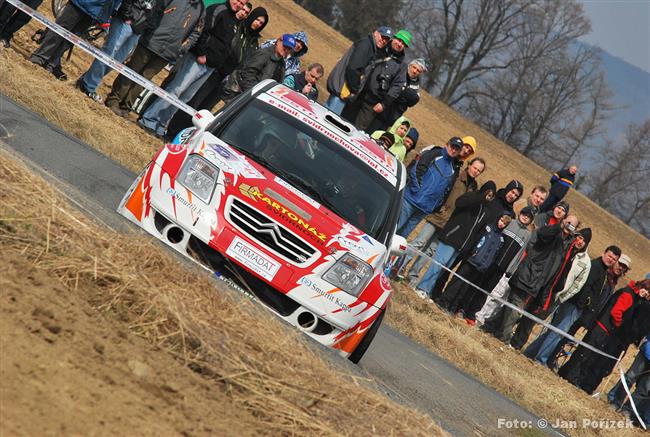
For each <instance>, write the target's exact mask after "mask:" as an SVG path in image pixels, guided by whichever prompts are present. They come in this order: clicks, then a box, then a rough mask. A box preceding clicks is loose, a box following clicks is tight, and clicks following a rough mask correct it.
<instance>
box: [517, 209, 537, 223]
mask: <svg viewBox="0 0 650 437" xmlns="http://www.w3.org/2000/svg"><path fill="white" fill-rule="evenodd" d="M519 215H525V216H527V217H530V219H531V220H532V219H534V218H535V211H534V210H533V208H531V207H530V206H524V207H523V208H521V211H519Z"/></svg>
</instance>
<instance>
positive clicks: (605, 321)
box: [558, 279, 650, 394]
mask: <svg viewBox="0 0 650 437" xmlns="http://www.w3.org/2000/svg"><path fill="white" fill-rule="evenodd" d="M649 300H650V279H644V280H642V281H636V282H630V284H629V285H628V286H627V287H625V288H622V289H620V290H618V291H617V292H616V294H615V295H614V296H613V298H612V299H611V300H610V303H609V304H608V306H607V307H605V310H604V311H603V313H602V314H601V315H600V317H599V318H598V319H597V321H596V324H595V325H594V327H593V329H591V330H590V331H589V332H588V333H587V335H586V336H585V338H584V341H585V343H588V344H590V345H591V346H594V347H596V348H598V349H600V350H601V351H603V352H605V353H606V354H609V355H611V356H614V357H618V356H620V354H621V352H623V351H624V350H626V349H627V348H628V347H629V345H630V344H632V343H636V344H638V343H639V342H640V341H641V339H642V338H643V336H644V335H645V334H647V332H648V331H650V303H649V302H648V301H649ZM615 363H616V361H615V360H612V359H611V358H608V357H605V356H603V355H601V354H599V353H596V352H593V351H591V350H589V349H587V348H586V347H584V346H578V348H577V349H576V351H575V352H574V353H573V355H571V359H570V360H569V361H567V363H566V364H564V366H562V367H561V368H560V371H559V372H558V375H560V376H561V377H562V378H564V379H566V380H567V381H569V382H570V383H571V384H573V385H575V386H577V387H579V388H581V389H582V390H584V391H585V392H587V393H589V394H591V393H593V391H594V390H595V389H596V388H597V387H598V386H599V385H600V383H601V381H602V379H603V378H604V377H605V376H606V375H607V374H608V373H609V372H611V370H612V368H613V367H614V365H615Z"/></svg>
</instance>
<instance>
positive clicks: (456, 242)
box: [440, 181, 494, 252]
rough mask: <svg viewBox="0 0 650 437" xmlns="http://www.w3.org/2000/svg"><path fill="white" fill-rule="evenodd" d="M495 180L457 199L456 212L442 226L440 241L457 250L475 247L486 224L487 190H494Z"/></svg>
mask: <svg viewBox="0 0 650 437" xmlns="http://www.w3.org/2000/svg"><path fill="white" fill-rule="evenodd" d="M493 187H494V182H492V181H489V182H487V183H485V184H483V186H482V187H481V189H480V190H479V191H472V192H469V193H465V194H463V195H462V196H460V197H459V198H458V199H456V203H455V207H456V208H455V209H454V212H452V213H451V217H449V221H448V222H447V224H445V226H444V228H442V234H441V236H440V241H442V242H443V243H445V244H447V245H449V246H451V247H453V248H454V249H456V250H457V251H459V252H461V251H463V250H469V248H473V247H474V246H475V244H476V241H477V240H478V237H479V236H480V232H481V231H482V230H483V227H484V226H485V223H486V222H485V210H486V205H487V204H488V201H487V200H486V199H485V192H486V191H487V190H488V189H490V188H491V189H492V190H494V188H493Z"/></svg>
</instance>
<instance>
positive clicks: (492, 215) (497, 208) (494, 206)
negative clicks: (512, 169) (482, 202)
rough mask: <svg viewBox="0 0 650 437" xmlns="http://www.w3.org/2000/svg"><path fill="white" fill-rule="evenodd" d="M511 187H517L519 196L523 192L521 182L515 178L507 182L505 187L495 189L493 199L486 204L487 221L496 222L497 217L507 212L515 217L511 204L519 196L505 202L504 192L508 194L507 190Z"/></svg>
mask: <svg viewBox="0 0 650 437" xmlns="http://www.w3.org/2000/svg"><path fill="white" fill-rule="evenodd" d="M513 188H519V197H521V194H522V193H523V192H524V186H523V185H522V184H521V182H519V181H517V180H512V181H510V182H508V185H506V186H505V188H501V189H500V190H499V191H497V193H496V195H495V196H494V200H493V201H492V202H490V205H489V206H488V210H487V220H488V223H492V222H496V221H497V220H498V219H499V217H501V216H502V215H504V214H507V215H509V216H511V217H513V218H514V217H516V215H515V211H514V209H513V207H512V205H513V204H514V203H515V202H516V201H517V199H519V197H517V199H515V202H512V203H508V202H506V194H508V192H509V191H510V190H512V189H513Z"/></svg>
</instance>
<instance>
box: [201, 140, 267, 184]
mask: <svg viewBox="0 0 650 437" xmlns="http://www.w3.org/2000/svg"><path fill="white" fill-rule="evenodd" d="M203 155H204V156H205V157H206V158H208V159H210V160H211V161H213V162H214V163H215V164H217V165H218V166H219V168H221V169H222V170H223V171H225V172H228V173H232V174H238V175H241V176H243V177H245V178H248V179H264V176H263V175H262V174H261V173H260V172H259V171H257V169H256V168H255V167H253V165H252V164H250V163H249V162H248V161H246V159H245V158H243V157H241V156H239V155H237V154H236V153H235V152H234V151H232V150H230V149H228V148H227V147H224V146H222V145H221V144H208V147H207V148H206V149H205V150H204V151H203Z"/></svg>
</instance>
